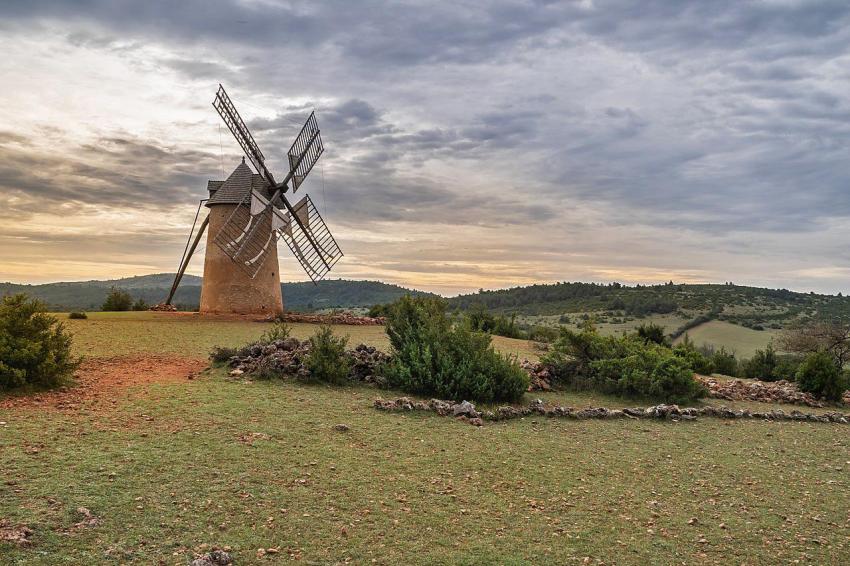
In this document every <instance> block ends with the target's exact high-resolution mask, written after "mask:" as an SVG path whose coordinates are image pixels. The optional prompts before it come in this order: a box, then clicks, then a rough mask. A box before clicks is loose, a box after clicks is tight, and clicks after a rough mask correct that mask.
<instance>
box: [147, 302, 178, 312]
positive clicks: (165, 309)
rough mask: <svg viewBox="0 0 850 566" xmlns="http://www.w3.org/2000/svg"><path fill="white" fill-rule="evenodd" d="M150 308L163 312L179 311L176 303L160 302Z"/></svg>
mask: <svg viewBox="0 0 850 566" xmlns="http://www.w3.org/2000/svg"><path fill="white" fill-rule="evenodd" d="M148 310H151V311H162V312H177V307H175V306H174V305H166V304H165V303H159V304H156V305H154V306H152V307H151V308H149V309H148Z"/></svg>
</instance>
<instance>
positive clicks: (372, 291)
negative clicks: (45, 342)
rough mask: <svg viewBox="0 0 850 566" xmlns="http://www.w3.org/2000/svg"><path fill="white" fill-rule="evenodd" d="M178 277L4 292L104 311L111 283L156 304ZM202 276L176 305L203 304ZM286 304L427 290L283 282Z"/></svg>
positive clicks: (188, 279) (357, 303)
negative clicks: (103, 306) (104, 302)
mask: <svg viewBox="0 0 850 566" xmlns="http://www.w3.org/2000/svg"><path fill="white" fill-rule="evenodd" d="M172 281H174V274H173V273H157V274H154V275H140V276H136V277H126V278H124V279H113V280H108V281H79V282H69V283H46V284H43V285H20V284H15V283H0V295H7V294H13V293H27V294H28V295H30V296H33V297H36V298H38V299H41V300H42V301H44V302H45V303H47V305H48V306H49V307H50V308H51V309H52V310H59V311H64V310H71V309H86V310H99V309H100V306H101V305H102V304H103V301H104V299H105V298H106V295H107V293H108V292H109V289H110V288H111V287H118V288H121V289H125V290H127V291H129V293H130V294H131V295H132V296H133V298H134V299H138V298H141V299H144V300H145V301H146V302H147V303H149V304H156V303H159V302H161V301H163V300H164V299H165V297H166V296H167V295H168V291H169V289H171V283H172ZM201 282H202V279H201V278H200V277H197V276H195V275H186V276H185V277H183V281H182V282H181V283H180V287H179V288H178V290H177V293H176V295H175V296H174V301H173V302H174V304H175V305H178V306H179V307H180V308H184V309H187V310H191V309H194V308H197V307H198V304H199V303H200V298H201ZM281 287H282V289H283V296H284V303H285V305H286V308H287V309H288V310H313V309H322V308H357V307H370V306H372V305H375V304H380V303H388V302H392V301H394V300H396V299H398V298H399V297H401V296H403V295H405V294H415V295H423V294H427V293H423V292H422V291H416V290H411V289H405V288H403V287H399V286H398V285H391V284H389V283H381V282H379V281H348V280H344V279H336V280H328V281H320V282H319V284H318V285H314V284H313V283H311V282H302V283H283V284H282V285H281Z"/></svg>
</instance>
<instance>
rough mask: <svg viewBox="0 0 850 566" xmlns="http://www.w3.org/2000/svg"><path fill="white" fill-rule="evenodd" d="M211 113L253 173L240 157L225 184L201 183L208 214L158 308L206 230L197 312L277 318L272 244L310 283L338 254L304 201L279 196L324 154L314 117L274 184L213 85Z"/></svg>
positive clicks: (239, 122) (316, 214)
mask: <svg viewBox="0 0 850 566" xmlns="http://www.w3.org/2000/svg"><path fill="white" fill-rule="evenodd" d="M213 107H214V108H215V109H216V111H217V112H218V114H219V115H220V116H221V118H222V120H224V123H225V124H226V125H227V127H228V128H229V129H230V131H231V133H233V136H234V137H235V138H236V141H237V142H238V143H239V145H240V146H241V147H242V150H243V151H244V152H245V156H246V157H247V158H248V161H250V163H251V164H252V165H253V166H254V169H255V170H256V173H254V172H253V171H251V169H250V168H249V167H248V166H247V165H246V164H245V158H244V157H243V158H242V163H241V164H239V166H238V167H236V169H235V170H234V171H233V173H231V174H230V176H229V177H228V178H227V179H226V180H224V181H209V182H208V184H207V189H208V190H209V193H210V196H209V198H208V199H203V200H202V201H201V203H199V205H198V210H199V211H200V206H201V204H203V203H204V202H205V203H206V207H207V208H209V214H208V215H207V217H206V218H205V219H204V220H203V222H202V223H201V226H200V228H199V229H198V233H197V235H196V236H195V238H194V240H193V241H192V244H191V246H189V245H188V242H187V247H186V249H185V250H184V252H183V258H182V259H181V263H180V269H179V270H178V272H177V276H176V277H175V278H174V283H173V285H172V286H171V291H170V292H169V294H168V299H167V300H166V301H165V304H166V305H170V304H171V301H172V299H173V298H174V293H175V292H176V290H177V286H178V285H179V284H180V279H181V278H182V277H183V274H184V273H185V271H186V266H187V265H188V264H189V260H190V259H191V257H192V254H193V253H194V252H195V249H196V248H197V247H198V243H199V242H200V240H201V236H202V235H203V233H204V231H205V230H206V229H207V228H208V227H209V235H208V237H207V242H208V245H207V251H206V257H205V259H204V279H203V287H202V289H201V309H200V310H201V312H202V313H203V312H208V313H219V312H222V313H263V314H280V313H282V312H283V300H282V297H281V291H280V273H279V269H278V260H277V242H278V241H279V240H281V239H282V240H283V241H284V242H286V245H287V246H288V247H289V249H290V251H291V252H292V254H293V255H294V256H295V258H296V259H297V260H298V262H299V263H300V264H301V267H302V268H303V269H304V271H305V272H306V273H307V275H308V276H309V277H310V279H311V280H312V281H313V283H316V282H318V281H319V280H321V279H322V278H323V277H324V276H325V275H326V274H327V273H328V272H329V271H330V270H331V268H332V267H333V266H334V264H336V262H337V261H339V259H340V258H341V257H342V255H343V254H342V251H341V250H340V248H339V245H337V243H336V240H335V239H334V237H333V235H332V234H331V233H330V230H328V227H327V225H326V224H325V221H324V220H323V219H322V216H321V215H320V214H319V211H318V210H317V209H316V206H315V205H314V204H313V201H312V200H311V199H310V196H309V195H304V196H303V197H302V198H301V199H300V200H299V201H297V202H296V203H295V204H292V203H290V201H289V200H288V199H287V197H286V193H287V192H289V191H290V189H291V191H292V194H293V195H294V194H295V192H296V191H297V190H298V189H299V187H301V185H302V184H303V183H304V180H305V179H306V178H307V175H309V173H310V171H311V170H312V169H313V166H314V165H315V164H316V162H317V161H318V160H319V157H321V155H322V152H324V145H323V144H322V137H321V135H320V131H319V126H318V123H317V122H316V116H315V113H311V114H310V116H309V118H307V121H306V122H305V123H304V126H303V127H302V128H301V131H300V132H299V133H298V135H297V136H296V137H295V141H294V142H293V143H292V145H291V146H290V148H289V150H288V151H287V152H286V158H287V164H288V167H289V170H288V172H287V173H286V175H285V176H284V178H283V180H282V181H279V182H278V181H277V180H276V179H275V177H274V176H273V175H272V172H271V171H270V170H269V169H268V167H266V163H265V161H266V158H265V156H264V155H263V152H262V151H260V148H259V146H257V143H256V142H255V141H254V137H253V136H252V135H251V132H250V131H249V130H248V127H247V126H246V125H245V122H244V121H243V120H242V118H241V117H240V116H239V113H238V112H237V111H236V107H235V106H234V104H233V102H232V101H231V100H230V97H229V96H227V93H226V92H225V90H224V87H222V86H221V85H219V88H218V92H217V93H216V95H215V100H214V101H213ZM195 221H196V222H197V215H196V217H195ZM192 231H193V232H194V225H193V226H192ZM190 239H191V233H190ZM210 243H212V244H214V245H209V244H210Z"/></svg>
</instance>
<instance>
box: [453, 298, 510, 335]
mask: <svg viewBox="0 0 850 566" xmlns="http://www.w3.org/2000/svg"><path fill="white" fill-rule="evenodd" d="M465 322H466V325H467V327H468V328H469V329H470V330H472V331H473V332H485V333H487V334H495V335H497V336H505V337H506V338H522V337H523V333H522V331H521V330H520V329H519V326H517V323H516V314H512V315H511V316H510V318H508V317H506V316H502V315H493V314H491V313H489V312H487V309H485V308H484V306H483V305H481V304H477V305H475V306H473V307H472V308H471V309H469V310H468V311H467V313H466V317H465Z"/></svg>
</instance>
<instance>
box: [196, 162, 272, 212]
mask: <svg viewBox="0 0 850 566" xmlns="http://www.w3.org/2000/svg"><path fill="white" fill-rule="evenodd" d="M251 189H258V190H259V191H260V192H261V193H262V194H263V195H265V196H267V197H268V196H269V195H268V183H267V182H266V181H265V179H263V178H262V177H261V176H260V175H258V174H256V173H254V172H253V171H251V168H250V167H248V166H247V165H246V164H245V160H244V159H243V160H242V163H240V164H239V166H238V167H237V168H236V169H234V170H233V173H231V174H230V176H229V177H228V178H227V179H226V180H224V181H207V190H208V191H209V193H210V200H208V201H207V206H211V205H215V204H239V203H240V202H245V201H247V200H248V199H249V197H250V195H251Z"/></svg>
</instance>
